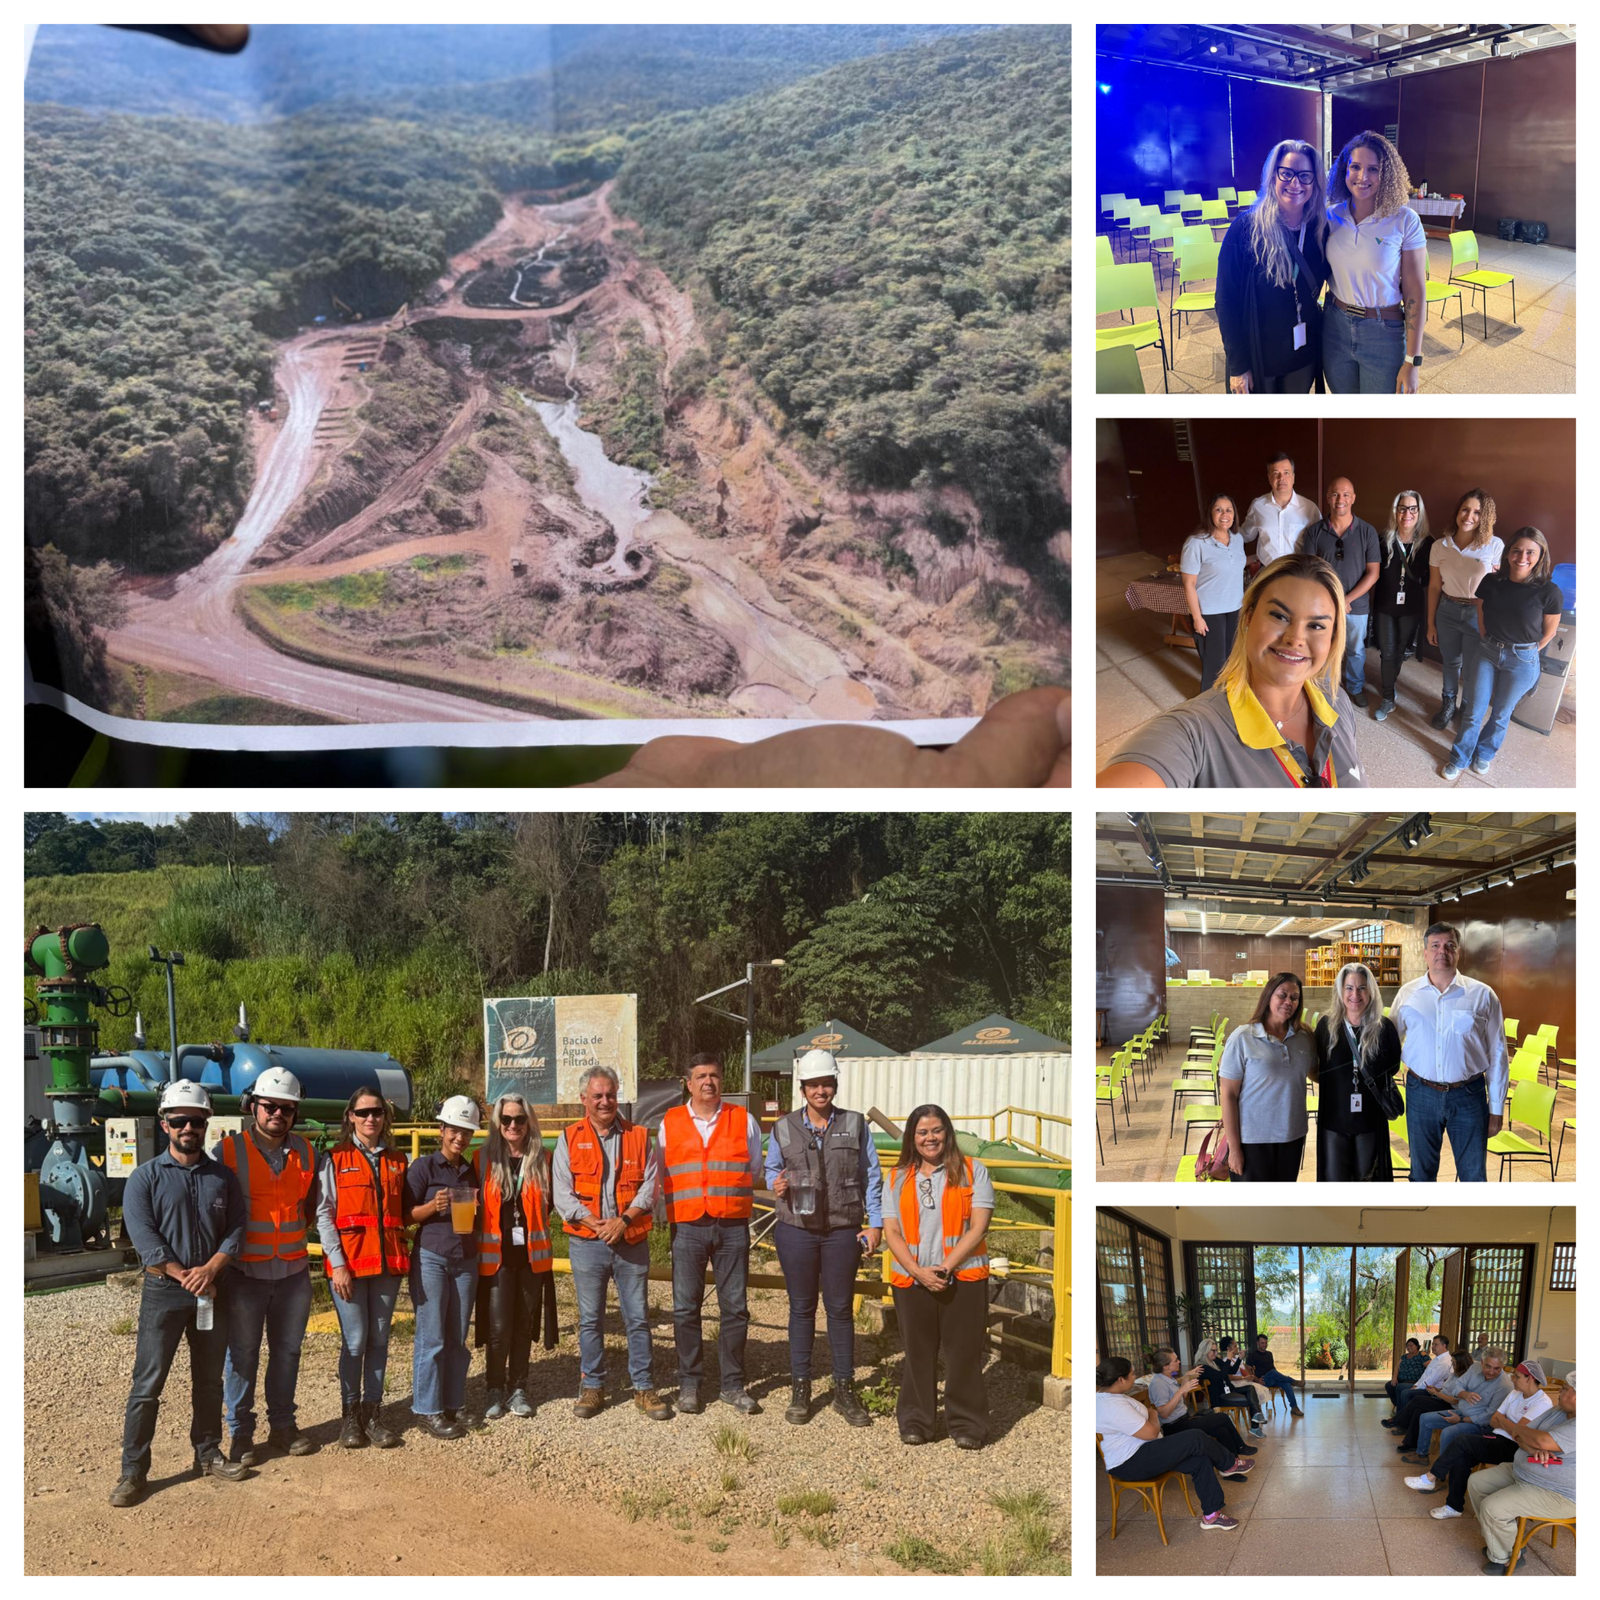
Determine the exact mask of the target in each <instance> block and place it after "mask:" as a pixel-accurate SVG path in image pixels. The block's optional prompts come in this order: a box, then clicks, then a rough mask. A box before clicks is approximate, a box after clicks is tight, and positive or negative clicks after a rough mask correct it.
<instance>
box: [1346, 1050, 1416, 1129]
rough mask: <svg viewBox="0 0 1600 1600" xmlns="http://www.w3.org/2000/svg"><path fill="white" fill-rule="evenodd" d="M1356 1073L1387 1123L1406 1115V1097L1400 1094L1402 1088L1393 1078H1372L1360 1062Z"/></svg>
mask: <svg viewBox="0 0 1600 1600" xmlns="http://www.w3.org/2000/svg"><path fill="white" fill-rule="evenodd" d="M1356 1073H1357V1075H1358V1076H1359V1077H1360V1079H1361V1086H1362V1088H1363V1089H1364V1090H1365V1091H1366V1092H1367V1093H1368V1094H1370V1095H1371V1096H1372V1103H1373V1104H1374V1105H1375V1106H1377V1108H1378V1109H1379V1110H1380V1111H1381V1112H1382V1113H1383V1120H1384V1121H1385V1122H1393V1121H1394V1120H1395V1118H1397V1117H1399V1116H1402V1115H1403V1114H1404V1112H1405V1109H1406V1102H1405V1096H1404V1095H1402V1094H1401V1093H1400V1086H1399V1084H1397V1083H1396V1082H1395V1081H1394V1079H1393V1078H1374V1077H1372V1076H1371V1075H1370V1074H1369V1073H1368V1072H1367V1069H1366V1066H1365V1065H1364V1064H1363V1063H1362V1062H1360V1061H1358V1062H1356Z"/></svg>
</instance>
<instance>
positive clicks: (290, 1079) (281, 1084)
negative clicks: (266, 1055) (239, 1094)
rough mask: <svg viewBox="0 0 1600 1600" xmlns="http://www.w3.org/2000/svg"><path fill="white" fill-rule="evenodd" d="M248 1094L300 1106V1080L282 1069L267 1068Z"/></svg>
mask: <svg viewBox="0 0 1600 1600" xmlns="http://www.w3.org/2000/svg"><path fill="white" fill-rule="evenodd" d="M250 1093H251V1094H253V1095H255V1096H257V1098H259V1099H265V1100H292V1101H293V1102H294V1103H295V1104H296V1105H299V1104H300V1100H301V1094H300V1080H299V1079H298V1078H297V1077H295V1075H294V1074H293V1073H292V1072H288V1071H286V1070H285V1069H284V1068H282V1067H268V1068H267V1070H266V1071H265V1072H263V1073H262V1074H261V1075H260V1077H258V1078H257V1079H256V1081H255V1082H254V1083H252V1084H251V1085H250Z"/></svg>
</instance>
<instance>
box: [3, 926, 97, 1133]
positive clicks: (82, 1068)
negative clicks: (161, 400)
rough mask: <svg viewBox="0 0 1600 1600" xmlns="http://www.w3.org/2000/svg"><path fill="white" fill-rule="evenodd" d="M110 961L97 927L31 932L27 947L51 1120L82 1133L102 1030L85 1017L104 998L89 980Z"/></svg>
mask: <svg viewBox="0 0 1600 1600" xmlns="http://www.w3.org/2000/svg"><path fill="white" fill-rule="evenodd" d="M110 960H111V946H110V945H109V943H107V941H106V936H105V934H104V932H103V931H102V930H101V928H100V925H99V924H98V923H94V922H88V923H82V924H79V925H78V926H76V927H67V928H60V929H57V930H56V931H55V932H51V931H50V930H49V929H48V928H38V929H35V931H34V934H33V937H32V938H31V939H30V940H29V941H28V948H27V951H26V955H25V959H24V963H23V965H24V967H25V969H26V970H27V971H28V972H29V973H32V974H34V975H35V976H37V978H38V980H39V983H38V998H39V1005H40V1008H41V1010H42V1011H43V1017H42V1019H41V1022H40V1027H39V1032H40V1044H41V1048H42V1049H43V1051H44V1056H45V1059H46V1060H47V1061H48V1062H49V1063H50V1087H49V1088H48V1089H47V1090H46V1091H45V1094H46V1096H47V1098H48V1099H49V1100H50V1101H51V1111H52V1113H53V1115H54V1119H55V1120H56V1121H57V1122H59V1123H61V1124H62V1125H64V1126H65V1127H68V1128H75V1129H86V1128H87V1126H88V1122H89V1117H90V1115H91V1111H92V1106H93V1101H94V1090H93V1088H92V1087H91V1086H90V1082H89V1061H90V1058H91V1057H92V1056H93V1055H94V1052H95V1046H96V1044H97V1043H98V1041H99V1038H100V1024H99V1023H98V1022H96V1021H94V1020H93V1018H91V1017H90V1015H89V1009H90V1007H91V1006H95V1005H103V1004H104V1003H105V1001H106V992H105V990H103V989H102V988H101V987H100V986H99V985H98V984H96V983H92V982H90V980H89V974H90V973H91V972H98V971H99V970H100V969H101V968H102V967H104V966H106V965H107V964H108V963H109V962H110Z"/></svg>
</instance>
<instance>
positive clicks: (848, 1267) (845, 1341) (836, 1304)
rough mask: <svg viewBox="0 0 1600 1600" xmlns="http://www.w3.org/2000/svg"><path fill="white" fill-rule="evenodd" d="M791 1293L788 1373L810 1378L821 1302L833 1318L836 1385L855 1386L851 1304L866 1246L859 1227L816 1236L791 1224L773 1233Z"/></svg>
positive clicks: (831, 1337)
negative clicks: (858, 1234) (858, 1235)
mask: <svg viewBox="0 0 1600 1600" xmlns="http://www.w3.org/2000/svg"><path fill="white" fill-rule="evenodd" d="M772 1237H773V1242H774V1243H775V1244H776V1245H777V1247H778V1265H779V1266H781V1267H782V1268H783V1280H784V1286H785V1287H786V1288H787V1289H788V1291H789V1374H790V1376H791V1377H793V1378H794V1379H795V1380H796V1381H808V1380H809V1379H810V1377H811V1347H812V1344H813V1343H814V1342H815V1340H816V1336H817V1300H818V1297H819V1296H820V1297H821V1300H822V1308H823V1310H824V1311H825V1312H826V1313H827V1316H828V1350H829V1353H830V1354H831V1356H832V1358H833V1381H834V1382H835V1383H853V1382H854V1381H855V1375H856V1329H855V1317H854V1313H853V1312H852V1309H851V1302H852V1301H853V1300H854V1298H855V1288H856V1269H857V1268H858V1267H859V1266H860V1265H861V1246H860V1245H858V1244H857V1243H856V1230H855V1229H854V1228H829V1229H828V1230H827V1231H826V1232H818V1233H812V1232H811V1231H810V1230H809V1229H806V1228H798V1227H796V1226H795V1225H794V1224H793V1223H791V1222H780V1223H778V1224H777V1226H776V1227H774V1228H773V1230H772Z"/></svg>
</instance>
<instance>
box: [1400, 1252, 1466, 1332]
mask: <svg viewBox="0 0 1600 1600" xmlns="http://www.w3.org/2000/svg"><path fill="white" fill-rule="evenodd" d="M1454 1253H1455V1252H1454V1251H1452V1250H1450V1249H1449V1248H1448V1247H1447V1246H1445V1245H1413V1246H1412V1247H1411V1250H1410V1252H1409V1254H1410V1257H1411V1259H1410V1261H1409V1263H1408V1268H1409V1270H1408V1273H1407V1283H1406V1301H1407V1305H1406V1331H1405V1333H1404V1334H1402V1335H1401V1340H1402V1342H1404V1340H1405V1339H1407V1338H1410V1339H1415V1340H1416V1341H1417V1343H1418V1344H1420V1345H1421V1346H1422V1348H1423V1349H1424V1350H1426V1349H1427V1348H1428V1341H1429V1340H1430V1339H1431V1338H1432V1337H1433V1336H1434V1334H1436V1333H1437V1332H1438V1331H1439V1325H1440V1324H1439V1317H1440V1311H1441V1309H1442V1308H1443V1305H1444V1263H1445V1257H1446V1256H1449V1255H1453V1254H1454Z"/></svg>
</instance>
